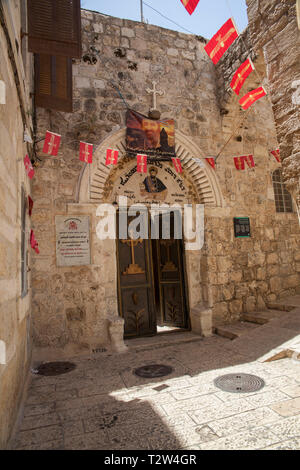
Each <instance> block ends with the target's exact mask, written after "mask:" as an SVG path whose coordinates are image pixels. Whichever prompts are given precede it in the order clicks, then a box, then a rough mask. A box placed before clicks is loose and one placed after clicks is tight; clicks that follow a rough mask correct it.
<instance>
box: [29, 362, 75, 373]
mask: <svg viewBox="0 0 300 470" xmlns="http://www.w3.org/2000/svg"><path fill="white" fill-rule="evenodd" d="M75 368H76V365H75V364H73V362H45V363H44V364H41V365H40V366H39V367H38V368H37V371H38V372H37V373H38V374H39V375H60V374H66V373H67V372H71V370H74V369H75Z"/></svg>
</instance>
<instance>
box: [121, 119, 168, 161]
mask: <svg viewBox="0 0 300 470" xmlns="http://www.w3.org/2000/svg"><path fill="white" fill-rule="evenodd" d="M126 124H127V131H126V146H127V152H128V153H134V154H137V153H147V155H149V156H151V155H153V156H155V157H158V158H159V157H167V159H168V160H170V159H171V158H172V157H175V130H174V120H173V119H168V120H167V119H166V120H163V121H156V120H154V119H149V118H147V117H146V116H143V115H142V114H140V113H137V112H136V111H133V110H128V111H127V116H126ZM164 159H166V158H164Z"/></svg>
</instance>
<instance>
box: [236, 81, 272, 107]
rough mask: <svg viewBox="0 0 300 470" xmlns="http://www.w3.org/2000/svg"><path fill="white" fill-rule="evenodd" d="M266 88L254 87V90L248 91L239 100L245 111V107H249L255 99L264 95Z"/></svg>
mask: <svg viewBox="0 0 300 470" xmlns="http://www.w3.org/2000/svg"><path fill="white" fill-rule="evenodd" d="M266 94H267V93H266V90H265V89H264V87H262V86H261V87H259V88H256V89H255V90H252V91H249V93H247V94H246V95H245V96H243V98H241V99H240V100H239V103H240V105H241V106H242V108H243V109H244V110H245V111H246V109H248V108H250V106H252V104H253V103H255V101H257V100H259V99H260V98H263V97H264V96H266Z"/></svg>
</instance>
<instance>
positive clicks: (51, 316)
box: [32, 10, 300, 352]
mask: <svg viewBox="0 0 300 470" xmlns="http://www.w3.org/2000/svg"><path fill="white" fill-rule="evenodd" d="M82 27H83V56H82V60H74V63H73V84H74V91H73V93H74V95H73V96H74V112H73V114H65V113H62V112H55V111H51V110H45V109H40V108H39V109H37V128H38V136H37V137H38V138H42V137H43V136H44V135H45V131H46V130H47V129H51V130H52V131H54V132H58V133H60V134H62V145H61V148H60V152H59V155H58V157H51V158H45V156H44V155H43V153H42V144H41V145H40V149H39V157H40V159H41V163H40V165H39V167H38V168H37V171H36V178H35V179H34V182H33V197H34V201H35V211H34V214H33V216H32V221H33V226H34V230H35V233H36V237H37V239H38V240H39V246H40V255H38V256H35V255H34V265H33V269H32V275H33V324H34V332H35V342H36V345H37V346H39V347H44V348H48V347H55V348H57V347H59V348H61V351H62V350H64V351H66V352H67V351H70V350H72V351H73V350H74V348H75V350H78V349H79V350H86V349H87V348H94V347H107V346H109V344H110V341H111V337H110V332H109V324H110V320H109V319H110V318H111V317H113V318H117V316H118V303H117V295H118V294H117V274H116V244H115V242H114V241H106V243H105V244H103V243H102V244H101V243H99V240H97V236H96V225H97V219H96V217H95V213H96V208H97V205H98V203H95V202H93V198H92V192H91V191H92V189H93V188H90V187H89V183H88V181H89V178H88V173H87V171H91V175H93V174H94V169H93V168H94V167H93V165H92V166H91V168H90V169H88V170H87V171H85V170H84V169H83V163H82V162H80V161H79V158H78V146H79V140H82V141H85V142H90V143H93V144H94V145H95V148H96V150H95V154H94V161H95V162H96V163H94V165H95V166H97V165H98V167H101V168H102V169H103V174H102V179H103V180H105V182H103V181H102V182H101V181H100V182H99V183H95V181H96V180H93V184H94V186H96V187H95V188H94V190H95V191H98V190H99V191H100V189H99V188H100V186H101V185H103V184H106V188H108V190H107V191H104V192H102V194H103V197H102V201H104V202H113V201H112V199H111V194H110V191H109V188H111V185H113V181H112V176H111V175H110V174H109V170H108V169H105V165H104V166H103V165H102V163H100V162H102V161H103V158H104V156H103V154H104V152H105V148H106V146H109V144H112V143H113V144H114V145H117V144H118V145H121V144H122V142H123V143H124V139H123V138H124V132H125V130H124V129H125V112H126V106H125V105H124V102H123V100H122V99H121V98H120V96H119V95H118V93H117V92H116V89H115V88H114V87H113V86H112V82H113V83H114V84H115V85H116V86H117V87H118V88H119V89H120V91H121V93H122V95H123V98H124V100H126V103H127V104H128V106H129V107H130V108H133V109H134V110H136V111H139V112H141V113H143V114H147V113H148V111H149V108H150V107H151V106H152V101H151V96H150V95H149V94H147V92H146V88H148V87H150V86H151V85H152V81H156V82H157V84H158V88H159V89H162V90H164V91H165V94H164V96H162V97H159V98H158V109H159V111H160V112H161V117H162V118H167V117H168V118H174V119H175V126H176V132H177V140H178V141H179V140H180V143H181V142H182V148H183V151H184V152H185V151H186V153H188V150H186V149H188V148H189V149H190V148H193V149H194V150H193V152H194V153H195V154H193V155H192V157H202V158H203V157H205V156H210V155H216V154H218V152H219V151H220V149H221V148H222V147H223V146H224V143H225V142H226V141H227V140H228V138H229V137H230V136H231V135H232V133H233V132H234V130H236V129H237V131H236V132H235V133H234V135H233V137H232V139H231V140H230V142H229V144H228V145H227V147H226V148H225V150H224V151H223V152H222V154H221V155H220V157H219V159H218V161H217V167H216V170H215V173H213V174H212V173H211V172H212V171H213V170H212V169H210V168H206V169H205V174H206V175H208V176H207V178H208V179H207V180H205V179H203V181H204V183H203V184H202V186H201V178H202V176H201V177H200V176H199V181H200V183H199V187H200V189H199V191H198V195H199V200H198V202H200V201H203V200H205V197H206V194H208V195H212V194H219V195H220V197H219V199H218V201H217V202H216V199H214V198H213V196H211V198H210V196H209V197H208V198H207V202H206V203H205V244H204V247H203V249H202V250H201V252H199V253H194V254H191V253H187V254H186V257H187V277H188V296H189V309H190V315H192V314H193V315H194V317H195V318H194V320H195V324H196V320H197V315H198V317H199V318H198V319H200V317H201V314H202V313H201V312H204V311H205V312H207V309H210V311H211V313H212V319H213V322H214V323H217V322H224V321H225V322H230V321H232V320H234V319H238V318H239V316H240V314H241V313H242V312H247V311H253V310H256V309H263V308H265V305H266V303H267V302H270V301H272V300H275V299H276V298H278V297H282V296H285V295H288V294H294V293H296V292H299V286H300V282H299V279H300V275H299V273H300V253H299V226H298V223H297V216H296V213H295V211H294V213H276V210H275V203H274V191H273V186H272V173H273V172H274V171H275V170H277V169H278V168H279V166H278V163H277V162H276V161H275V159H274V158H273V157H272V155H270V153H269V150H270V149H272V148H277V146H278V141H277V135H276V127H275V123H274V119H273V112H272V106H271V103H270V102H269V100H268V98H264V99H262V100H261V101H259V102H258V103H256V104H255V105H254V106H253V107H252V109H251V110H250V111H249V112H248V113H247V114H246V115H245V117H244V120H243V123H242V124H240V126H238V124H239V123H240V121H241V118H243V116H244V115H243V112H242V111H241V109H240V106H239V104H238V100H237V99H236V97H233V96H227V95H226V89H227V88H226V77H227V79H228V77H229V76H230V75H231V71H232V70H234V69H235V68H236V66H237V65H239V64H240V63H241V62H240V61H241V60H242V58H243V57H244V56H245V55H246V54H247V53H249V54H251V56H252V58H253V60H254V62H255V64H256V66H257V68H258V69H259V70H261V72H262V80H263V84H266V82H267V77H266V76H265V74H266V72H265V70H266V69H265V63H264V60H263V56H262V55H261V54H259V53H258V54H256V53H255V52H254V51H253V49H252V46H251V45H250V46H249V51H247V50H245V45H244V43H246V45H247V44H250V43H251V38H250V37H249V33H248V32H247V31H246V32H245V33H244V35H246V36H245V41H244V42H242V41H240V40H239V41H236V43H235V44H234V47H232V49H231V50H230V51H229V52H228V55H227V57H226V58H225V59H224V60H223V61H222V63H221V64H220V66H219V67H218V68H215V67H214V66H213V64H212V63H211V61H210V59H209V58H208V57H207V55H206V53H205V51H204V45H205V42H206V41H205V40H204V39H203V38H201V37H198V36H193V35H187V34H183V33H178V32H175V31H171V30H167V29H163V28H159V27H156V26H152V25H146V24H142V23H139V22H134V21H129V20H122V19H119V18H113V17H108V16H105V15H102V14H99V13H94V12H91V11H86V10H83V11H82ZM268 70H269V69H268ZM261 84H262V83H260V81H259V79H258V78H257V75H256V74H252V75H251V77H249V80H247V82H246V84H245V87H244V89H243V90H242V92H245V93H246V92H247V91H248V90H250V89H253V88H255V87H257V86H259V85H261ZM120 136H122V137H120ZM122 139H123V140H122ZM189 152H190V153H191V152H192V151H191V150H190V151H189ZM248 154H253V155H254V158H255V168H254V169H248V170H245V171H237V170H236V169H235V167H234V164H233V157H234V156H238V155H248ZM101 165H102V166H101ZM124 165H125V163H124ZM126 168H127V167H126V165H125V166H124V171H125V170H126ZM193 171H195V172H196V173H193ZM199 171H200V170H199V168H198V169H196V170H191V169H188V168H186V170H185V174H186V176H187V177H188V178H189V179H190V180H191V181H195V178H196V176H195V175H197V174H198V173H199ZM107 172H108V173H107ZM203 174H204V173H203ZM84 178H86V179H85V181H86V189H85V186H84V184H83V183H82V181H83V180H84ZM90 178H92V176H90ZM197 178H198V177H197ZM203 178H204V177H203ZM100 180H101V178H100ZM205 181H208V182H206V183H205ZM97 184H98V185H99V188H98V189H97ZM101 191H102V190H101ZM79 195H81V196H80V197H79ZM82 195H83V196H82ZM65 214H73V215H74V214H77V215H90V217H91V265H88V266H83V267H79V266H78V267H58V266H57V265H56V253H55V223H54V220H55V216H56V215H65ZM239 216H248V217H250V220H251V238H248V239H237V238H235V237H234V234H233V217H239ZM193 312H194V313H193ZM70 348H71V349H70Z"/></svg>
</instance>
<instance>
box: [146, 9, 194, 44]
mask: <svg viewBox="0 0 300 470" xmlns="http://www.w3.org/2000/svg"><path fill="white" fill-rule="evenodd" d="M143 4H144V5H146V6H147V7H148V8H151V10H153V11H155V12H156V13H158V14H159V15H160V16H162V17H163V18H165V19H166V20H168V21H170V22H171V23H173V24H175V25H176V26H178V27H179V28H181V29H184V30H185V31H187V32H188V33H190V34H193V35H194V36H197V34H196V33H194V32H193V31H190V30H188V29H186V28H184V27H183V26H181V25H180V24H178V23H175V21H173V20H171V19H170V18H168V17H167V16H165V15H163V14H162V13H161V12H160V11H158V10H156V9H155V8H153V7H152V6H151V5H148V3H146V2H144V1H143Z"/></svg>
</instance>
